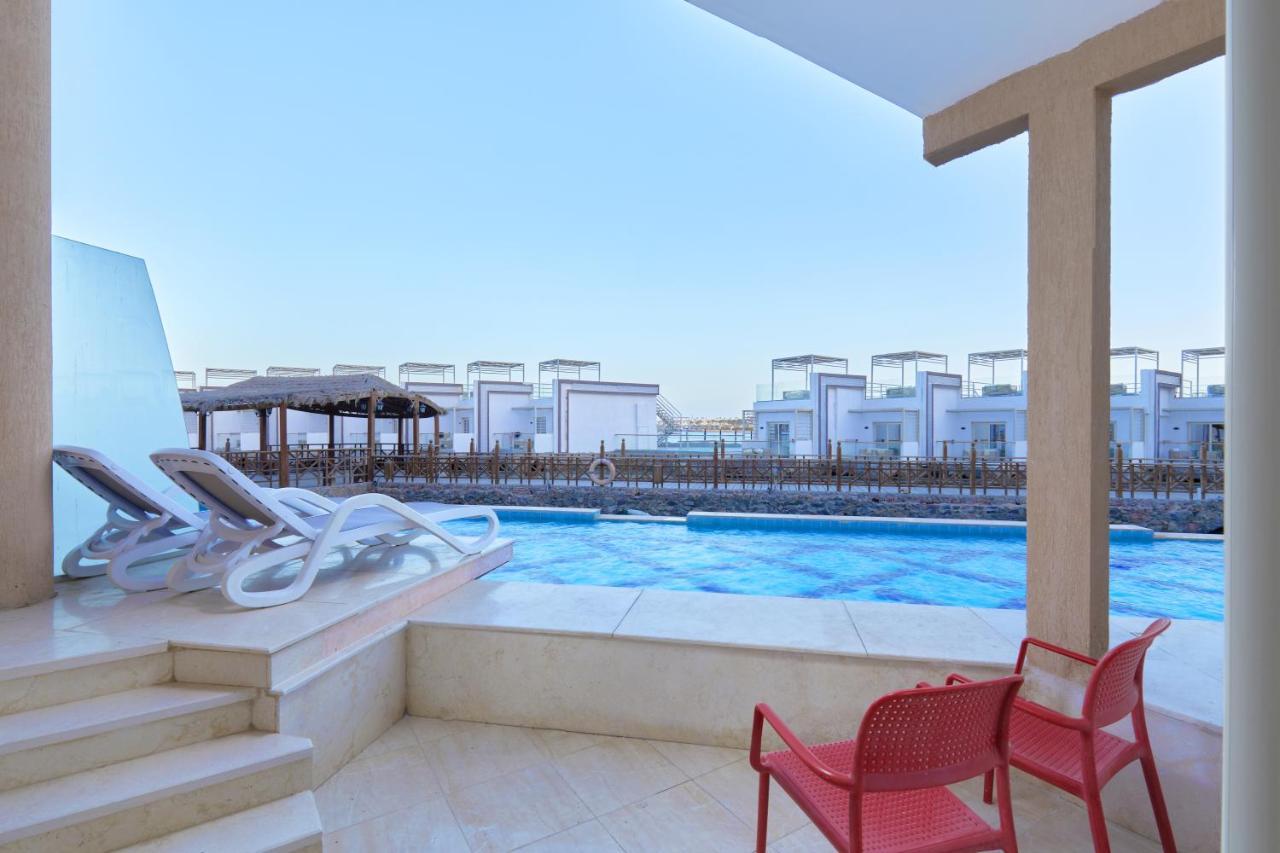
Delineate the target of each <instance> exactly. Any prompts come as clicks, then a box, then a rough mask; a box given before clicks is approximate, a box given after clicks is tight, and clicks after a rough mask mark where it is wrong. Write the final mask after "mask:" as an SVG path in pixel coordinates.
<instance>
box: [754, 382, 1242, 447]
mask: <svg viewBox="0 0 1280 853" xmlns="http://www.w3.org/2000/svg"><path fill="white" fill-rule="evenodd" d="M1027 382H1028V373H1027V371H1023V372H1022V375H1021V382H1020V384H1017V385H1014V384H1012V383H1010V384H994V383H993V384H987V385H969V384H967V383H965V382H964V381H963V378H962V377H961V376H960V375H959V374H953V373H941V372H935V371H923V370H922V371H919V372H917V373H916V374H915V381H914V385H901V386H871V385H869V383H868V382H867V379H866V377H865V376H860V375H852V374H832V373H813V374H810V375H809V376H808V378H807V384H808V385H809V387H808V388H805V389H792V390H788V391H786V392H785V394H781V393H780V394H778V396H780V397H784V399H777V400H760V401H757V402H756V403H755V405H754V407H753V412H754V415H755V424H754V435H753V437H752V439H751V440H750V441H746V442H743V445H742V446H743V450H744V451H745V452H767V453H772V454H774V455H786V456H806V455H824V454H826V453H828V452H830V453H832V454H834V453H835V452H836V448H837V445H838V446H839V450H840V452H841V453H842V454H843V455H844V456H846V457H849V456H863V457H875V456H890V457H893V456H929V457H941V456H943V455H947V456H953V457H954V456H967V455H968V454H969V453H970V452H971V448H972V449H973V450H976V452H977V453H978V455H979V456H980V457H982V458H986V459H998V458H1023V457H1025V456H1026V452H1027ZM1225 400H1226V398H1225V388H1224V386H1223V385H1208V386H1194V387H1193V386H1192V385H1191V384H1190V383H1185V384H1184V382H1183V377H1182V375H1181V374H1180V373H1178V372H1176V371H1170V370H1160V369H1146V370H1141V371H1140V372H1139V381H1138V382H1136V383H1133V382H1127V383H1116V384H1114V385H1113V386H1112V395H1111V431H1112V448H1113V452H1116V451H1117V450H1118V451H1119V452H1122V453H1123V454H1124V456H1125V458H1145V459H1198V458H1200V457H1201V456H1202V455H1203V456H1205V457H1207V458H1209V459H1213V460H1221V459H1222V454H1223V447H1224V443H1225V430H1224V427H1223V424H1224V406H1225Z"/></svg>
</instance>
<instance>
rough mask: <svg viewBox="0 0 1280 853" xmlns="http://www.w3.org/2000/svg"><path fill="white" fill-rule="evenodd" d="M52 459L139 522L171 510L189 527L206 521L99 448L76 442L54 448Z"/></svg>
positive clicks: (84, 484) (169, 512) (109, 502)
mask: <svg viewBox="0 0 1280 853" xmlns="http://www.w3.org/2000/svg"><path fill="white" fill-rule="evenodd" d="M53 461H54V462H56V463H58V466H59V467H60V468H62V470H63V471H66V472H67V473H68V474H70V475H71V476H72V477H74V478H75V479H76V480H77V481H78V482H79V483H80V484H81V485H83V486H84V487H85V488H86V489H88V490H89V491H91V492H93V493H94V494H95V495H97V496H98V497H100V498H102V499H103V500H104V501H106V502H107V503H108V504H110V505H111V506H113V507H115V508H116V509H117V510H118V511H120V512H122V513H124V514H125V515H127V516H129V517H130V518H134V519H137V520H138V521H146V520H147V519H149V518H155V517H157V516H160V515H164V514H166V513H168V514H169V515H171V516H173V517H174V518H175V519H177V520H178V521H180V522H182V523H183V524H186V525H187V526H189V527H195V526H199V525H201V524H202V523H203V522H201V521H200V519H199V518H197V517H196V515H195V513H194V512H192V511H191V510H189V509H187V508H186V507H184V506H183V505H182V504H180V503H178V502H177V501H175V500H173V499H172V498H170V497H169V496H168V495H166V494H164V493H162V492H159V491H157V490H155V489H153V488H151V487H150V486H148V485H147V484H146V483H144V482H142V481H141V480H139V479H138V478H136V477H134V476H133V475H132V474H130V473H129V472H128V471H126V470H125V469H123V468H121V467H120V466H119V465H116V464H115V463H114V462H112V461H111V460H110V459H108V458H107V457H106V456H104V455H103V454H101V453H99V452H98V451H96V450H93V449H91V448H88V447H75V446H73V445H67V444H64V445H58V446H57V447H55V448H53Z"/></svg>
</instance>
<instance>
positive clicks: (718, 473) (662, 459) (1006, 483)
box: [223, 447, 1223, 498]
mask: <svg viewBox="0 0 1280 853" xmlns="http://www.w3.org/2000/svg"><path fill="white" fill-rule="evenodd" d="M223 455H224V456H225V457H226V458H227V460H228V461H229V462H231V464H233V465H234V466H235V467H237V468H238V469H240V470H241V471H243V472H244V473H245V474H247V475H249V476H250V477H252V478H253V479H254V480H255V481H257V482H259V483H263V484H265V485H270V486H275V485H278V484H279V482H280V454H279V453H278V452H277V451H267V452H255V451H232V452H228V453H224V454H223ZM606 457H607V458H608V459H609V461H610V462H612V463H613V467H614V469H615V473H614V476H613V478H612V480H611V481H610V482H609V483H608V485H612V486H621V487H651V488H668V489H774V490H794V491H835V492H842V491H863V492H881V491H888V492H903V493H910V492H918V493H926V494H969V495H1014V496H1017V495H1021V494H1023V493H1024V492H1025V491H1026V488H1027V463H1026V461H1025V460H1022V459H997V460H990V459H982V458H979V457H977V456H976V455H973V454H971V455H969V456H967V457H959V458H955V457H953V458H950V459H943V458H935V457H896V458H875V459H873V458H864V457H855V458H849V459H846V458H843V457H841V456H840V455H838V454H837V455H836V456H834V457H821V456H792V457H786V456H782V457H780V456H759V455H749V456H748V455H744V456H725V455H722V454H720V453H712V454H706V455H703V454H698V455H693V454H687V455H686V454H678V455H677V454H654V453H626V452H614V453H609V454H606ZM287 458H288V478H287V480H288V482H289V483H290V484H291V485H300V486H304V487H305V486H312V487H314V486H335V485H346V484H351V483H362V482H366V481H367V480H368V479H369V472H370V471H371V470H372V472H373V479H374V482H375V483H380V484H386V485H396V484H410V483H450V484H482V483H484V484H504V485H505V484H512V485H544V486H552V485H560V486H592V485H596V484H595V483H593V481H592V480H591V476H590V475H591V473H592V472H591V467H592V463H593V462H594V461H595V460H597V459H598V458H600V455H599V454H587V453H504V452H498V451H496V450H495V451H492V452H490V453H440V452H436V451H435V450H434V449H427V450H423V451H421V452H419V453H397V452H382V451H379V452H376V453H375V454H374V456H373V459H372V465H370V458H369V454H368V453H367V451H365V449H364V448H351V447H348V448H335V449H332V450H329V449H324V448H314V449H312V448H308V449H302V448H291V449H290V450H289V453H288V457H287ZM597 473H599V472H597ZM1222 487H1223V466H1222V463H1221V462H1220V461H1213V460H1173V459H1123V458H1121V459H1116V460H1113V461H1112V464H1111V485H1110V490H1111V492H1112V493H1113V494H1114V495H1116V496H1117V497H1152V498H1174V497H1177V498H1205V497H1208V496H1210V495H1219V494H1221V493H1222Z"/></svg>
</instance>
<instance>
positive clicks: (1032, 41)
mask: <svg viewBox="0 0 1280 853" xmlns="http://www.w3.org/2000/svg"><path fill="white" fill-rule="evenodd" d="M688 2H690V3H692V4H693V5H695V6H699V7H701V8H703V9H706V10H707V11H708V12H711V13H712V14H714V15H716V16H718V17H720V18H723V19H724V20H726V21H728V22H730V23H732V24H736V25H737V26H739V27H741V28H742V29H744V30H747V31H748V32H751V33H754V34H755V35H757V36H760V37H761V38H764V39H768V40H769V41H772V42H774V43H776V44H778V45H780V46H782V47H784V48H786V49H787V50H789V51H791V52H792V53H795V54H797V55H799V56H802V57H804V58H805V59H807V60H809V61H810V62H813V63H815V64H817V65H820V66H822V67H823V68H826V69H827V70H829V71H831V72H833V73H835V74H838V75H839V76H841V77H843V78H844V79H846V80H848V81H849V82H851V83H854V84H856V85H858V86H860V87H862V88H863V89H866V90H867V91H868V92H871V93H872V94H875V95H878V96H880V97H881V98H884V99H885V100H887V101H889V102H891V103H894V104H897V105H898V106H900V107H902V108H903V109H905V110H908V111H909V112H912V113H915V114H916V115H918V116H920V117H921V118H923V117H924V116H927V115H930V114H932V113H935V112H937V111H939V110H941V109H943V108H944V107H948V106H950V105H951V104H954V103H955V102H956V101H959V100H961V99H962V98H964V97H966V96H968V95H971V94H973V93H974V92H977V91H979V90H981V89H984V88H986V87H987V86H989V85H991V84H992V83H994V82H996V81H997V80H1000V79H1001V78H1003V77H1007V76H1009V75H1010V74H1013V73H1014V72H1016V71H1020V70H1022V69H1023V68H1027V67H1030V66H1032V65H1036V64H1037V63H1039V62H1042V61H1044V60H1045V59H1048V58H1049V57H1051V56H1056V55H1057V54H1059V53H1063V52H1064V51H1067V50H1070V49H1071V48H1073V47H1075V46H1076V45H1078V44H1080V43H1081V42H1083V41H1085V40H1086V39H1089V38H1091V37H1092V36H1095V35H1097V34H1098V33H1101V32H1105V31H1106V30H1109V29H1111V28H1112V27H1114V26H1116V25H1117V24H1121V23H1123V22H1125V21H1127V20H1129V19H1130V18H1133V17H1134V16H1136V15H1138V14H1140V13H1142V12H1145V11H1146V10H1148V9H1150V8H1152V7H1153V6H1156V5H1158V4H1159V3H1160V0H688Z"/></svg>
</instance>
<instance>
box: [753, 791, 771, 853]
mask: <svg viewBox="0 0 1280 853" xmlns="http://www.w3.org/2000/svg"><path fill="white" fill-rule="evenodd" d="M768 836H769V774H768V773H761V774H760V799H759V801H758V802H757V803H756V853H765V847H766V845H767V844H768Z"/></svg>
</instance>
